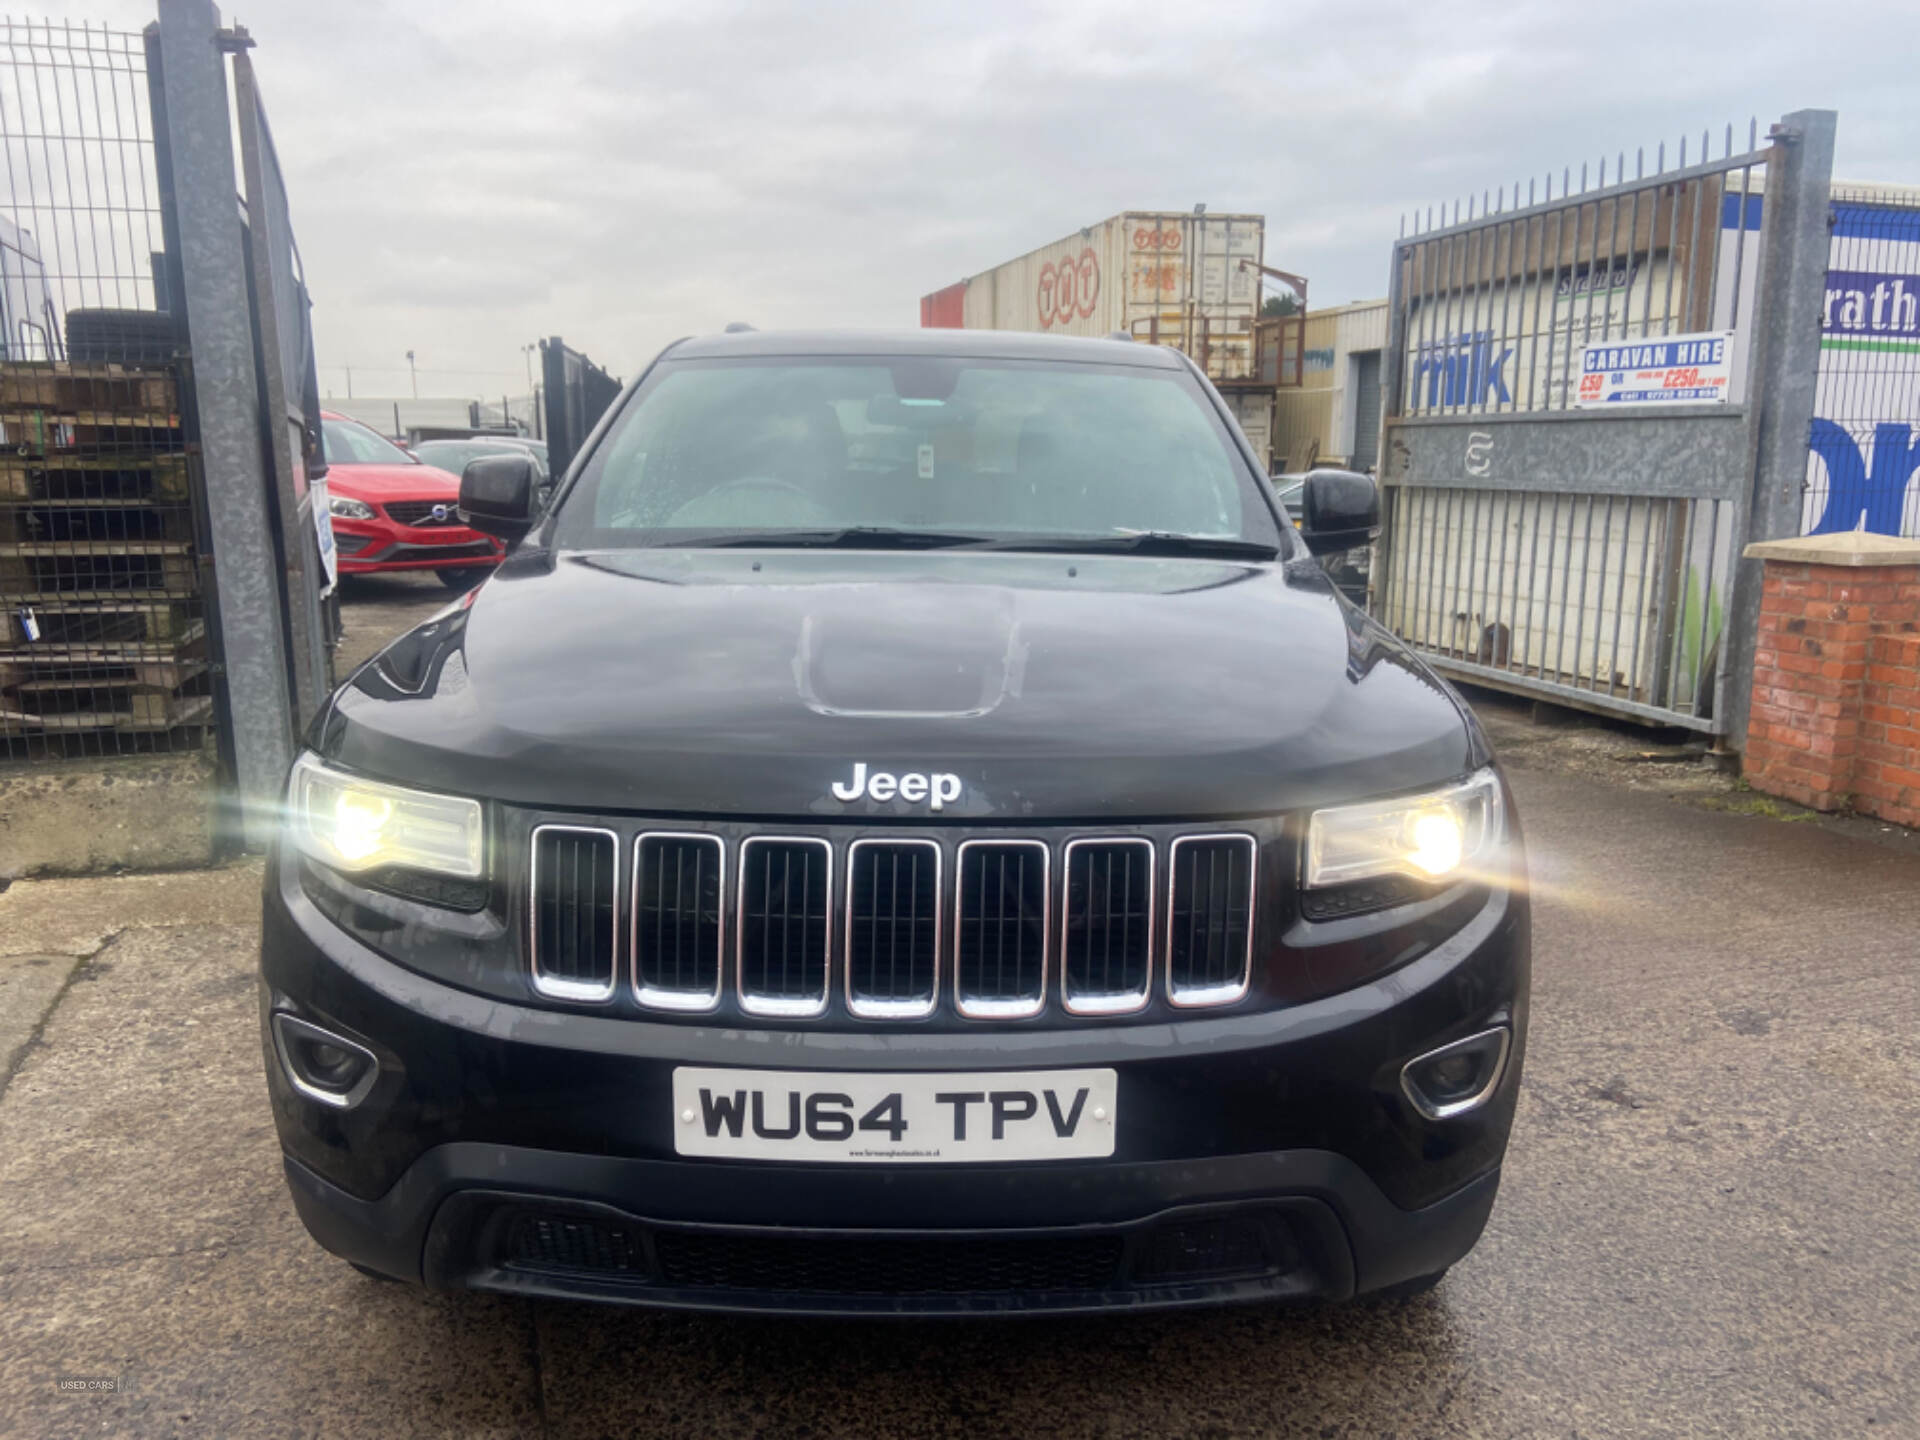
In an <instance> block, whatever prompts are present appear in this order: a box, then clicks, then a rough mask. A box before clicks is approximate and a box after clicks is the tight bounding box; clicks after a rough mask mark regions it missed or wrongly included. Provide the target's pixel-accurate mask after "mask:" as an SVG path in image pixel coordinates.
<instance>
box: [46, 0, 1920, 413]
mask: <svg viewBox="0 0 1920 1440" xmlns="http://www.w3.org/2000/svg"><path fill="white" fill-rule="evenodd" d="M69 8H70V9H71V10H72V13H74V14H75V15H79V14H82V13H85V14H88V15H90V16H92V17H93V18H95V19H99V18H103V17H104V18H109V19H111V20H114V21H115V22H116V23H120V24H124V25H127V26H129V27H133V26H137V25H138V24H140V23H143V22H144V20H145V18H146V17H147V16H148V15H150V14H151V13H152V12H151V9H150V8H148V7H147V6H145V5H142V4H139V3H136V0H94V3H90V4H89V3H84V0H83V3H81V4H76V5H72V6H66V5H63V4H56V5H54V6H53V9H54V11H55V13H60V12H61V11H62V10H64V9H69ZM242 18H244V20H245V21H246V23H247V25H248V27H249V29H250V30H251V31H252V33H253V35H254V37H255V39H256V41H257V42H258V48H257V49H256V50H255V51H254V63H255V65H256V66H257V67H258V70H259V73H260V75H261V77H262V83H263V86H264V88H265V93H266V98H267V102H268V106H269V110H270V113H271V114H272V117H273V123H274V132H275V137H276V141H277V143H278V146H279V150H280V154H281V157H282V160H283V162H284V164H285V165H286V168H287V171H288V178H289V183H290V188H291V194H292V199H293V206H294V216H295V223H296V225H297V227H298V230H299V235H300V242H301V248H302V251H303V254H304V256H305V259H306V262H307V267H308V273H309V275H310V277H311V282H312V287H313V292H314V297H315V304H316V309H315V327H316V333H317V336H318V340H319V346H320V351H321V361H322V364H323V366H328V367H334V368H332V369H330V370H328V371H327V374H328V375H329V377H330V378H334V379H336V380H337V378H338V377H339V373H340V372H339V369H338V367H340V366H342V365H344V364H346V363H352V364H354V365H355V366H356V369H357V370H359V369H362V368H367V367H374V366H389V367H401V366H404V358H403V357H404V354H405V352H406V351H407V350H408V349H412V350H414V351H416V353H417V354H418V355H419V357H420V364H421V366H422V368H423V371H426V370H433V371H471V372H473V373H474V374H475V376H476V377H481V378H476V379H475V380H473V381H471V382H468V381H466V380H461V381H460V384H461V385H462V386H467V385H471V387H472V388H476V389H478V388H485V389H487V390H488V391H489V393H491V391H492V390H494V389H497V388H498V387H499V385H500V384H501V383H507V382H511V381H512V380H514V379H515V378H516V377H519V376H521V375H522V374H523V360H522V357H521V355H520V352H519V347H520V346H521V345H522V344H524V343H525V342H526V341H528V340H530V339H532V338H533V337H534V336H536V335H547V334H561V335H564V336H565V337H566V338H567V340H568V341H569V342H570V343H573V344H575V345H577V346H579V347H580V348H582V349H584V350H586V351H587V352H588V353H589V354H591V355H593V356H594V358H596V359H597V360H600V361H601V362H602V363H604V364H606V365H607V366H608V367H609V368H611V369H613V370H615V371H616V372H619V373H625V374H631V373H633V371H634V370H635V369H637V368H638V367H640V366H641V365H643V364H644V363H645V362H646V360H647V359H648V358H649V357H650V356H651V355H652V354H653V353H654V352H655V351H656V350H657V349H658V348H659V346H660V345H662V344H663V343H665V342H666V341H668V340H671V339H672V338H674V337H675V336H677V335H681V334H686V333H689V332H697V331H705V330H712V329H715V328H717V327H718V326H719V325H721V324H723V323H724V322H726V321H728V320H731V319H751V320H752V321H754V322H755V323H757V324H761V325H763V326H774V325H826V326H905V325H912V324H914V323H915V322H916V320H917V314H918V311H917V302H918V298H919V296H920V295H922V294H923V293H925V292H927V291H929V290H932V289H935V288H937V287H939V286H941V285H944V284H948V283H950V282H952V281H953V280H956V279H958V278H960V277H961V276H963V275H967V274H973V273H978V272H980V271H982V270H985V269H988V268H990V267H991V266H993V265H995V264H997V263H999V262H1000V261H1002V260H1005V259H1008V258H1011V257H1012V256H1015V255H1018V254H1021V253H1024V252H1025V251H1027V250H1030V249H1032V248H1034V247H1035V246H1037V245H1040V244H1043V243H1045V242H1047V241H1049V240H1052V239H1055V238H1057V237H1059V236H1061V235H1064V234H1066V233H1068V232H1069V231H1071V230H1073V229H1077V228H1078V227H1080V226H1082V225H1085V224H1088V223H1090V222H1093V221H1095V220H1099V219H1102V218H1104V217H1106V216H1108V215H1111V214H1114V213H1117V212H1119V211H1122V210H1126V209H1135V208H1178V209H1186V208H1188V207H1190V206H1191V205H1193V204H1194V203H1195V202H1198V201H1204V202H1206V203H1207V204H1208V206H1209V207H1210V208H1212V209H1214V210H1217V211H1218V210H1234V211H1255V212H1261V213H1264V214H1265V215H1266V216H1267V220H1268V238H1267V256H1268V261H1269V263H1271V264H1276V265H1280V266H1282V267H1284V268H1286V269H1289V270H1294V271H1298V272H1300V273H1304V274H1306V275H1307V276H1309V277H1310V279H1311V281H1312V287H1313V288H1312V294H1313V298H1314V301H1315V303H1316V304H1322V303H1324V304H1333V303H1339V302H1343V301H1346V300H1350V299H1356V298H1362V297H1367V296H1372V295H1377V294H1381V293H1384V290H1385V288H1386V270H1387V253H1388V246H1389V244H1390V241H1391V239H1392V237H1393V236H1394V235H1395V234H1396V233H1397V232H1398V229H1399V217H1400V215H1401V214H1403V213H1407V212H1409V211H1413V210H1418V209H1423V208H1424V207H1426V206H1428V205H1437V204H1439V203H1440V202H1442V201H1450V200H1452V199H1453V198H1454V197H1456V196H1460V195H1465V194H1472V195H1474V196H1476V197H1478V196H1479V195H1481V194H1483V193H1485V192H1487V191H1489V190H1492V189H1493V188H1495V187H1499V186H1503V185H1512V184H1514V183H1516V182H1518V183H1520V184H1521V185H1522V186H1524V184H1525V183H1526V181H1527V179H1528V178H1529V177H1539V176H1541V175H1544V174H1545V173H1546V172H1547V171H1548V170H1549V169H1551V170H1553V171H1554V172H1555V173H1556V174H1557V173H1558V172H1559V171H1560V169H1561V167H1563V166H1567V165H1569V164H1570V165H1571V166H1572V167H1574V169H1575V171H1576V172H1577V170H1578V167H1579V166H1580V165H1581V164H1582V163H1583V162H1586V163H1591V164H1594V165H1597V164H1598V163H1599V161H1600V158H1601V156H1602V155H1603V154H1605V155H1606V157H1607V164H1608V165H1609V166H1610V167H1611V166H1613V165H1614V164H1615V163H1617V161H1618V158H1619V157H1620V156H1621V155H1622V153H1623V150H1624V154H1625V162H1626V164H1627V165H1628V166H1629V168H1631V167H1632V166H1633V164H1634V163H1635V154H1636V152H1637V151H1638V150H1639V149H1640V148H1641V147H1643V146H1644V147H1646V161H1647V163H1649V164H1651V162H1652V159H1653V153H1654V152H1653V148H1652V147H1653V146H1654V145H1656V144H1657V143H1658V142H1660V141H1661V140H1663V139H1664V140H1667V141H1669V142H1671V141H1674V140H1677V138H1678V136H1679V134H1680V133H1681V132H1682V131H1683V130H1686V131H1688V132H1690V134H1691V135H1692V139H1691V140H1690V141H1689V144H1690V146H1696V147H1697V145H1698V141H1699V132H1700V127H1701V126H1703V125H1706V126H1709V127H1711V128H1712V130H1713V135H1714V145H1715V149H1716V152H1717V151H1718V149H1719V146H1720V145H1721V143H1722V142H1723V141H1724V138H1725V129H1724V126H1725V123H1726V122H1727V121H1728V120H1730V119H1731V120H1734V121H1736V122H1737V124H1738V126H1739V129H1740V131H1741V134H1740V135H1739V136H1738V137H1737V141H1738V142H1743V141H1744V130H1745V125H1746V122H1747V120H1748V118H1749V117H1750V116H1757V117H1758V119H1759V123H1760V129H1761V131H1762V133H1763V134H1764V131H1765V129H1766V126H1767V124H1768V123H1769V122H1770V121H1772V120H1773V119H1775V118H1777V117H1778V116H1779V115H1780V114H1781V113H1783V112H1784V111H1787V110H1790V109H1794V108H1798V107H1800V106H1816V105H1837V106H1838V107H1839V108H1840V109H1841V119H1840V146H1841V158H1840V165H1839V169H1840V171H1841V172H1842V173H1843V174H1845V175H1847V176H1849V177H1851V176H1856V175H1857V176H1862V177H1867V178H1885V179H1907V180H1913V179H1917V178H1920V175H1916V173H1915V167H1914V165H1913V162H1912V160H1911V158H1910V157H1912V156H1913V155H1915V154H1916V153H1920V109H1916V108H1915V107H1914V106H1913V105H1912V103H1911V100H1910V95H1911V89H1910V81H1911V76H1910V70H1911V63H1910V51H1911V44H1910V42H1911V40H1912V38H1913V35H1914V26H1913V21H1912V16H1911V10H1910V5H1909V3H1908V0H1897V3H1877V0H1875V3H1855V4H1847V5H1841V4H1830V5H1826V6H1809V5H1805V4H1804V3H1793V4H1787V3H1760V4H1739V5H1734V4H1709V5H1694V6H1676V5H1672V4H1651V3H1644V0H1635V3H1624V4H1617V5H1614V6H1611V7H1609V8H1608V9H1607V10H1606V11H1605V12H1604V15H1603V16H1602V18H1601V19H1599V20H1597V21H1596V20H1595V19H1594V18H1592V17H1590V16H1586V15H1583V14H1582V13H1580V12H1577V11H1573V10H1570V9H1568V8H1567V7H1566V6H1565V5H1563V4H1557V3H1555V4H1549V3H1524V0H1523V3H1500V4H1493V3H1486V0H1475V3H1455V4H1450V5H1433V4H1431V3H1417V0H1409V3H1393V4H1380V3H1367V0H1341V3H1332V0H1320V3H1314V0H1302V3H1293V4H1287V5H1277V4H1271V3H1260V4H1252V3H1237V0H1236V3H1214V4H1209V5H1206V6H1186V7H1180V6H1171V5H1168V4H1166V3H1165V0H1153V3H1132V0H1126V3H1103V4H1095V3H1079V0H1056V3H1043V4H1038V5H1035V4H1031V3H1009V0H976V3H971V4H901V3H891V0H890V3H870V0H854V3H839V4H833V3H814V4H785V3H779V4H771V3H746V0H732V3H724V0H723V3H714V4H686V3H682V0H676V3H670V4H668V3H646V4H629V3H614V0H604V3H603V0H564V3H549V4H546V5H544V6H537V7H536V6H528V5H526V4H524V3H520V0H515V3H511V4H509V3H504V0H407V3H400V0H393V3H380V0H335V3H331V4H328V5H325V6H316V5H312V4H310V3H303V0H258V3H257V4H255V5H254V6H250V7H249V8H248V10H247V12H246V13H245V14H244V16H243V17H242ZM1875 34H1879V35H1883V36H1887V37H1892V36H1897V35H1905V36H1906V37H1908V41H1909V43H1908V44H1904V45H1903V44H1897V43H1886V44H1866V43H1862V39H1863V37H1865V36H1869V35H1875ZM1675 56H1693V57H1698V60H1697V63H1688V64H1686V65H1684V66H1676V65H1675V64H1674V63H1673V57H1675ZM1814 57H1825V58H1824V60H1823V61H1822V63H1819V64H1813V63H1810V59H1812V58H1814ZM1670 154H1671V151H1670ZM488 377H490V378H488ZM425 383H426V381H424V380H423V384H425Z"/></svg>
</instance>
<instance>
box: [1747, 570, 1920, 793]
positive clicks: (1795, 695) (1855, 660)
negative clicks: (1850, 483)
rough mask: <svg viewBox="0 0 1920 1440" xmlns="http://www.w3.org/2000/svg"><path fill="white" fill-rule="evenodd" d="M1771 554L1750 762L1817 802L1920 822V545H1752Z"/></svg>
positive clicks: (1758, 773) (1754, 776) (1766, 779)
mask: <svg viewBox="0 0 1920 1440" xmlns="http://www.w3.org/2000/svg"><path fill="white" fill-rule="evenodd" d="M1746 553H1747V555H1748V556H1750V557H1752V558H1755V559H1758V560H1761V561H1764V562H1765V575H1764V579H1763V581H1762V584H1761V591H1760V621H1759V629H1758V633H1757V636H1756V639H1755V647H1754V665H1753V694H1752V700H1751V705H1750V709H1749V716H1748V726H1747V745H1746V751H1745V754H1744V756H1743V769H1744V772H1745V774H1746V777H1747V780H1748V782H1749V783H1750V784H1751V785H1752V786H1753V787H1754V788H1755V789H1756V790H1762V791H1765V792H1766V793H1767V794H1770V795H1779V796H1782V797H1784V798H1785V799H1788V800H1793V801H1797V802H1798V803H1800V804H1802V805H1809V806H1812V807H1813V808H1814V809H1816V810H1839V809H1843V808H1845V807H1846V806H1848V805H1850V804H1851V805H1854V806H1855V807H1856V808H1859V809H1863V810H1867V811H1869V812H1870V813H1873V814H1878V815H1883V816H1885V817H1886V818H1888V819H1891V820H1896V821H1898V822H1900V823H1902V824H1913V823H1915V820H1916V818H1920V716H1917V715H1916V709H1915V707H1916V703H1917V702H1920V675H1917V674H1916V672H1915V670H1914V662H1915V659H1916V656H1917V655H1920V541H1916V540H1900V539H1896V538H1893V537H1890V536H1885V535H1872V534H1866V533H1862V532H1848V533H1846V534H1840V535H1816V536H1808V537H1805V538H1802V539H1796V540H1768V541H1764V542H1762V543H1760V544H1757V545H1749V546H1748V547H1747V550H1746Z"/></svg>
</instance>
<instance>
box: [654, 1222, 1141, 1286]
mask: <svg viewBox="0 0 1920 1440" xmlns="http://www.w3.org/2000/svg"><path fill="white" fill-rule="evenodd" d="M654 1249H655V1253H656V1254H657V1255H658V1257H659V1263H660V1279H661V1280H662V1281H663V1282H664V1283H665V1284H668V1285H678V1286H686V1287H688V1288H701V1289H718V1290H761V1291H767V1290H772V1291H812V1292H816V1293H820V1294H835V1295H968V1294H993V1293H997V1292H998V1293H1004V1292H1007V1291H1018V1292H1022V1293H1031V1292H1034V1291H1062V1290H1069V1291H1071V1290H1101V1289H1105V1288H1107V1287H1108V1286H1110V1285H1112V1284H1113V1283H1114V1278H1115V1272H1116V1271H1117V1270H1118V1269H1119V1265H1120V1254H1121V1249H1122V1241H1121V1240H1120V1238H1119V1237H1118V1236H1111V1235H1098V1236H1076V1237H1070V1238H1069V1237H1060V1236H1048V1237H1038V1236H1035V1237H1026V1236H1020V1237H1013V1238H1008V1239H1003V1240H995V1239H990V1238H982V1237H978V1236H974V1237H966V1238H954V1239H944V1238H942V1239H934V1238H925V1239H923V1238H919V1237H913V1236H898V1237H889V1236H797V1237H794V1238H792V1239H772V1238H767V1237H762V1236H730V1235H711V1234H703V1233H699V1232H692V1231H685V1230H661V1231H657V1232H655V1235H654Z"/></svg>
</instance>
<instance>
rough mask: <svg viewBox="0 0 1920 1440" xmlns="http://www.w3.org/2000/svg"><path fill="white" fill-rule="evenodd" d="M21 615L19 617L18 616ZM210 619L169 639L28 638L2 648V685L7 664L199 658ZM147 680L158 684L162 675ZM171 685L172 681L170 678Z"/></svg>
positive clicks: (190, 624) (134, 662) (92, 663)
mask: <svg viewBox="0 0 1920 1440" xmlns="http://www.w3.org/2000/svg"><path fill="white" fill-rule="evenodd" d="M17 618H18V617H17V616H16V619H17ZM206 641H207V622H206V621H204V620H192V621H189V622H188V623H187V624H186V626H185V627H184V628H183V629H182V630H181V632H180V633H179V635H177V636H175V637H174V638H172V639H169V640H163V641H151V640H26V641H21V642H18V643H14V644H9V645H7V646H5V647H4V648H0V686H3V685H5V684H7V683H9V682H8V681H7V679H6V675H7V673H8V667H12V669H14V670H20V669H23V668H26V667H30V666H42V667H44V666H49V665H58V666H64V667H68V668H71V667H73V666H81V665H85V666H105V665H116V666H131V665H154V664H173V663H176V662H180V661H185V660H198V659H200V658H202V657H204V656H205V654H206ZM147 683H150V684H159V683H161V682H160V680H159V678H157V677H155V678H152V679H150V680H149V681H148V682H147ZM167 683H169V684H171V683H173V682H171V681H168V682H167Z"/></svg>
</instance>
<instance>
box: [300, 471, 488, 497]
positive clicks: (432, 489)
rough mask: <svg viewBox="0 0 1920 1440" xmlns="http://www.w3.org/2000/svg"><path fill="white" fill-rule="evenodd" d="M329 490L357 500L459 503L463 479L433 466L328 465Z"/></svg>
mask: <svg viewBox="0 0 1920 1440" xmlns="http://www.w3.org/2000/svg"><path fill="white" fill-rule="evenodd" d="M327 489H328V491H329V492H330V493H332V494H335V495H349V496H351V497H352V498H354V499H355V500H371V501H380V500H458V499H459V498H460V477H459V476H457V475H450V474H448V473H447V472H446V471H445V470H441V469H439V468H437V467H436V466H433V465H329V466H328V467H327Z"/></svg>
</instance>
